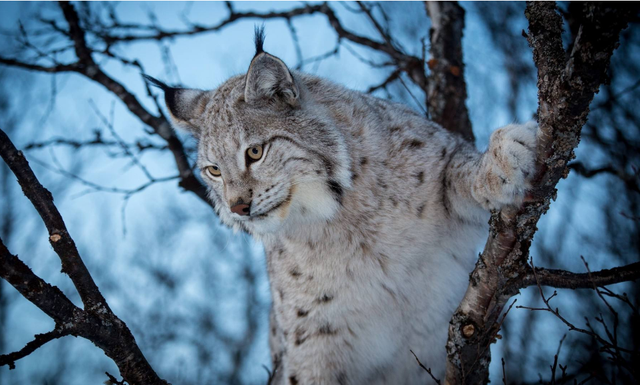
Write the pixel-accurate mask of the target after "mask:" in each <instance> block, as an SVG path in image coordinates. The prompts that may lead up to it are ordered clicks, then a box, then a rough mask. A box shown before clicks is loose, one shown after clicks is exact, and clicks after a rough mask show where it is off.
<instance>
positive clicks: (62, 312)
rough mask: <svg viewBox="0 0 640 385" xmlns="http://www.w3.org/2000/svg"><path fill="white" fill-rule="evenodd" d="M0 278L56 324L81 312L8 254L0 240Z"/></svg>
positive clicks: (55, 288)
mask: <svg viewBox="0 0 640 385" xmlns="http://www.w3.org/2000/svg"><path fill="white" fill-rule="evenodd" d="M0 277H2V279H4V280H5V281H7V282H8V283H9V284H11V286H13V287H14V288H15V289H16V290H18V292H19V293H20V294H22V296H23V297H25V298H26V299H28V300H29V301H30V302H31V303H33V304H34V305H36V306H37V307H38V308H39V309H40V310H42V311H43V312H45V314H47V315H48V316H49V317H51V318H52V319H53V320H54V321H55V322H56V324H61V323H63V322H64V321H66V320H69V319H73V318H75V316H76V315H77V314H79V313H80V312H81V309H80V308H78V307H77V306H76V305H74V304H73V303H72V302H71V301H70V300H69V299H68V298H67V297H66V296H65V295H64V294H63V293H62V291H60V289H58V288H57V287H56V286H51V285H49V284H48V283H46V282H45V281H43V280H42V279H41V278H40V277H38V276H37V275H35V274H34V273H33V271H31V269H30V268H29V267H28V266H27V265H25V264H24V262H22V261H21V260H20V259H19V258H18V257H16V256H14V255H13V254H11V253H10V252H9V250H8V249H7V247H6V246H5V245H4V243H3V242H2V239H0Z"/></svg>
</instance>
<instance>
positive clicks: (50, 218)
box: [0, 130, 107, 308]
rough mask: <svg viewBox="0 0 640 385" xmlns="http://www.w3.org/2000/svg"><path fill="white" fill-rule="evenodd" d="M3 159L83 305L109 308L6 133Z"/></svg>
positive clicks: (1, 139)
mask: <svg viewBox="0 0 640 385" xmlns="http://www.w3.org/2000/svg"><path fill="white" fill-rule="evenodd" d="M0 156H2V159H4V161H5V163H6V164H7V166H9V168H10V169H11V171H13V173H14V174H15V175H16V177H17V178H18V182H19V183H20V186H21V187H22V192H23V193H24V195H25V196H26V197H27V198H29V200H30V201H31V203H32V204H33V207H35V208H36V210H37V211H38V214H40V217H41V218H42V221H43V222H44V224H45V226H46V227H47V231H48V232H49V242H50V243H51V246H52V247H53V250H55V252H56V253H57V254H58V256H59V257H60V261H61V262H62V271H63V272H64V273H66V274H67V275H68V276H69V278H71V281H72V282H73V284H74V286H75V287H76V290H78V294H80V298H81V299H82V303H84V305H85V307H88V308H93V307H98V306H107V304H106V301H105V299H104V298H103V297H102V294H100V291H99V290H98V287H97V286H96V284H95V282H94V281H93V278H91V275H90V274H89V271H88V270H87V267H86V266H85V265H84V263H83V262H82V259H81V258H80V254H79V253H78V249H77V248H76V245H75V243H74V242H73V239H72V238H71V236H70V235H69V232H68V231H67V227H66V226H65V224H64V221H63V220H62V216H61V215H60V213H59V212H58V209H57V208H56V206H55V205H54V204H53V197H52V196H51V193H50V192H49V191H48V190H47V189H45V188H44V187H42V185H41V184H40V182H38V179H37V178H36V176H35V175H34V173H33V171H32V170H31V168H30V167H29V163H28V162H27V160H26V159H25V158H24V155H23V154H22V152H21V151H18V150H17V149H16V148H15V146H14V145H13V143H11V141H10V140H9V137H7V135H6V134H5V133H4V131H2V130H0Z"/></svg>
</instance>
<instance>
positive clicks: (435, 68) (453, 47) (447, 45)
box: [425, 1, 474, 142]
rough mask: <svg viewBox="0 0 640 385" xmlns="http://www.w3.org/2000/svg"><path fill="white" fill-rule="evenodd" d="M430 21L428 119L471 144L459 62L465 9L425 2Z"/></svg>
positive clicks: (462, 73) (440, 3)
mask: <svg viewBox="0 0 640 385" xmlns="http://www.w3.org/2000/svg"><path fill="white" fill-rule="evenodd" d="M425 7H426V8H427V14H428V15H429V17H430V18H431V29H430V31H429V38H430V40H431V47H430V48H429V53H430V56H431V59H430V60H429V61H428V62H427V64H428V65H429V69H430V70H431V73H430V74H429V78H428V80H427V108H428V111H429V116H430V118H431V120H433V121H434V122H436V123H438V124H440V125H441V126H442V127H444V128H446V129H447V130H449V131H452V132H455V133H458V134H460V135H462V136H463V137H464V138H465V139H467V140H469V141H471V142H473V140H474V136H473V131H472V130H471V121H470V120H469V112H468V111H467V106H466V104H465V103H466V100H467V85H466V83H465V80H464V62H463V60H462V35H463V30H464V9H462V7H461V6H460V5H459V4H458V3H457V2H435V1H428V2H426V3H425Z"/></svg>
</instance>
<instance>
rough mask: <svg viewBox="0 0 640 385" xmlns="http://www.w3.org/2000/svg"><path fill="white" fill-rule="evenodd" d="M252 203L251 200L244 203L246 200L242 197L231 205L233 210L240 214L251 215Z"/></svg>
mask: <svg viewBox="0 0 640 385" xmlns="http://www.w3.org/2000/svg"><path fill="white" fill-rule="evenodd" d="M250 204H251V202H249V204H247V203H244V201H243V200H242V198H240V199H238V201H237V202H236V203H235V204H234V205H233V206H231V212H232V213H235V214H238V215H249V211H250V209H249V205H250Z"/></svg>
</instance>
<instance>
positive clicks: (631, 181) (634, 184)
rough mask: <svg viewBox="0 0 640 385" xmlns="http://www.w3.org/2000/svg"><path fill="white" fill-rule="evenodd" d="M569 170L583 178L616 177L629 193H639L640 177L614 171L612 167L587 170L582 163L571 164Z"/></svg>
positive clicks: (621, 171) (617, 170)
mask: <svg viewBox="0 0 640 385" xmlns="http://www.w3.org/2000/svg"><path fill="white" fill-rule="evenodd" d="M569 169H570V170H573V171H575V172H576V173H577V174H578V175H580V176H583V177H585V178H591V177H593V176H596V175H599V174H611V175H615V176H616V177H618V178H619V179H620V180H622V181H623V182H624V184H625V185H626V186H627V188H628V189H629V190H631V191H635V192H640V186H639V185H638V181H639V180H640V175H637V174H636V175H630V174H627V173H626V172H624V170H620V169H616V168H614V167H613V166H604V167H598V168H594V169H588V168H587V167H586V166H585V165H584V164H583V163H582V162H573V163H571V164H569Z"/></svg>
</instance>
